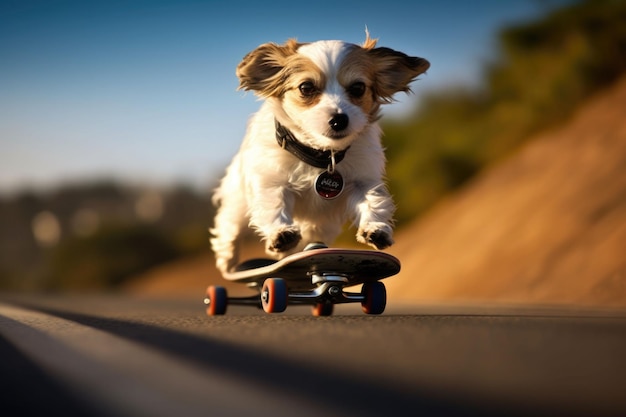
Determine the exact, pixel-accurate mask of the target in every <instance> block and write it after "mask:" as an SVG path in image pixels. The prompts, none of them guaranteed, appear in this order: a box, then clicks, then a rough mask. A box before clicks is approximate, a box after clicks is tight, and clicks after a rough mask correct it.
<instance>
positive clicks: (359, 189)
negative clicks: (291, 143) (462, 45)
mask: <svg viewBox="0 0 626 417" xmlns="http://www.w3.org/2000/svg"><path fill="white" fill-rule="evenodd" d="M372 46H373V45H372ZM260 48H261V47H260ZM354 48H360V47H358V46H356V45H352V44H347V43H344V42H340V41H320V42H315V43H311V44H304V45H299V46H298V48H297V52H295V53H297V54H300V55H302V56H304V57H306V58H308V59H309V60H310V61H312V62H313V63H314V64H315V65H316V66H317V67H318V68H319V70H321V71H322V72H323V74H324V76H325V79H326V83H325V84H324V86H323V90H321V91H320V92H319V97H318V100H317V102H316V103H315V104H314V105H311V106H302V105H296V104H294V103H293V99H292V100H288V99H286V98H285V95H284V94H281V95H269V96H268V95H267V94H265V98H266V100H265V102H264V103H263V105H262V106H261V108H260V110H259V111H258V112H257V113H256V114H255V115H253V117H252V118H251V120H250V121H249V124H248V129H247V133H246V135H245V138H244V140H243V144H242V145H241V148H240V150H239V152H238V153H237V154H236V155H235V157H234V158H233V160H232V162H231V164H230V165H229V167H228V168H227V170H226V175H225V176H224V178H223V179H222V181H221V183H220V185H219V187H218V188H217V189H216V190H215V194H214V196H213V202H214V204H216V205H218V206H219V208H218V212H217V215H216V217H215V224H214V227H213V228H212V229H211V233H212V235H213V237H212V238H211V244H212V248H213V251H214V252H215V255H216V262H217V267H218V268H219V269H220V270H221V271H222V272H226V271H228V270H230V269H232V267H233V266H235V265H236V263H237V262H238V256H237V243H238V238H239V236H240V234H241V233H242V232H243V231H244V229H246V228H247V227H251V228H253V229H254V230H255V231H256V232H257V233H258V234H259V235H260V236H261V238H262V239H263V240H264V241H265V244H266V250H267V253H268V254H269V255H272V256H274V257H282V256H285V255H287V254H289V253H293V252H294V251H298V250H301V249H302V248H303V247H304V245H306V244H307V243H309V242H325V243H327V244H330V243H332V242H333V241H334V240H335V239H336V237H337V236H338V235H339V234H340V233H341V231H342V227H343V225H344V224H345V223H346V222H347V221H352V222H353V224H355V225H356V226H357V227H358V232H357V240H358V241H359V242H361V243H364V244H369V245H371V246H373V247H376V248H379V249H383V248H385V247H387V246H389V245H391V244H392V243H393V239H392V234H393V229H392V225H393V212H394V208H395V207H394V204H393V201H392V199H391V197H390V195H389V193H388V191H387V188H386V186H385V183H384V180H383V179H384V175H385V156H384V152H383V148H382V145H381V140H380V138H381V130H380V128H379V126H378V124H377V122H376V121H375V120H376V119H377V117H374V116H376V115H375V114H368V113H366V112H365V111H364V109H363V108H362V107H360V106H359V104H358V103H356V104H355V100H351V98H350V97H349V95H348V94H347V92H346V89H345V86H342V85H341V84H340V83H339V81H338V79H337V76H338V70H339V68H340V67H341V64H342V62H343V60H344V59H345V57H346V55H347V54H348V53H350V51H352V50H353V49H354ZM253 53H254V51H253ZM253 53H251V54H249V55H252V54H253ZM247 58H248V57H246V59H247ZM423 61H424V62H426V61H425V60H423ZM243 64H244V62H242V64H241V65H243ZM424 66H425V67H426V68H427V62H426V64H424V63H422V66H421V67H420V71H417V70H414V72H415V74H413V75H412V76H411V77H409V79H413V77H415V76H416V75H417V73H421V72H423V71H424V70H425V68H424ZM240 78H242V79H243V75H240ZM368 82H369V80H368ZM402 84H403V86H404V89H405V90H406V89H408V87H406V82H403V83H402ZM242 85H243V81H242ZM244 88H245V86H244ZM248 89H254V88H248ZM399 89H400V88H399ZM368 91H369V90H368ZM255 92H257V93H260V95H262V96H263V95H264V94H263V92H259V91H256V90H255ZM288 94H294V96H297V94H298V93H297V92H295V93H288ZM377 109H378V106H377V105H376V106H374V108H373V109H371V110H372V111H371V112H370V113H375V112H377ZM337 113H344V114H345V115H347V116H348V117H349V125H348V127H347V128H346V129H345V130H344V131H343V132H341V134H342V135H343V137H342V138H341V139H337V138H330V137H329V136H328V132H329V119H330V118H331V117H332V116H333V114H337ZM275 119H277V120H278V121H279V122H281V123H282V124H283V125H284V126H286V127H288V128H289V129H290V130H291V131H292V132H293V134H294V135H295V137H296V138H297V139H298V140H299V141H301V142H302V143H305V144H307V145H309V146H312V147H315V148H317V149H323V150H328V149H333V150H337V151H338V150H342V149H346V148H347V147H348V146H349V147H350V148H349V149H348V151H347V152H346V155H345V159H344V160H343V161H341V162H340V163H338V164H337V165H336V169H337V171H338V172H340V173H341V175H342V176H343V179H344V183H345V188H344V190H343V192H342V194H341V195H340V196H339V197H337V198H336V199H333V200H325V199H323V198H322V197H320V196H319V195H318V194H317V193H316V191H315V189H314V182H315V179H316V178H317V176H318V175H319V174H320V173H322V172H323V171H324V169H320V168H316V167H313V166H311V165H308V164H306V163H305V162H303V161H301V160H300V159H298V158H296V157H295V156H294V155H292V154H291V153H289V152H287V151H286V150H284V149H282V148H281V147H280V146H278V144H277V141H276V137H275ZM331 133H332V132H331Z"/></svg>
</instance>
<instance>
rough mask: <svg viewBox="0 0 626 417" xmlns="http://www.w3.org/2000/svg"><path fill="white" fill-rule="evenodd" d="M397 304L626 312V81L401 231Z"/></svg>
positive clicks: (394, 286)
mask: <svg viewBox="0 0 626 417" xmlns="http://www.w3.org/2000/svg"><path fill="white" fill-rule="evenodd" d="M391 252H392V253H394V254H396V255H397V256H399V257H400V258H401V259H402V261H403V271H402V273H401V274H400V276H399V277H398V279H395V280H393V281H392V280H390V281H389V292H390V294H391V296H392V297H394V298H399V299H400V298H404V299H411V300H443V299H445V300H451V299H453V300H467V299H472V300H492V301H507V302H532V303H577V304H603V305H621V306H626V78H623V79H622V80H621V81H620V82H618V83H617V84H616V85H615V86H614V88H612V89H611V90H609V91H607V92H604V93H602V94H600V95H599V96H596V97H595V98H594V99H592V100H591V101H590V102H589V103H588V104H587V105H586V106H584V107H583V108H582V109H581V110H580V111H578V112H577V113H576V114H575V116H574V117H573V118H572V119H571V120H570V121H569V122H568V123H567V124H566V125H564V126H563V127H561V128H559V129H556V130H552V131H550V132H546V133H544V134H540V135H538V136H536V137H535V138H533V139H532V140H531V141H530V142H529V143H528V145H527V146H525V147H524V148H523V149H522V150H521V151H519V152H518V153H516V154H515V155H514V156H512V157H510V158H509V159H507V160H505V161H502V162H501V163H500V164H498V165H497V166H495V167H493V168H492V169H489V170H488V171H487V172H484V173H483V174H482V175H480V176H479V177H478V178H477V179H476V180H475V181H473V182H472V183H471V184H470V185H468V186H467V187H465V188H464V189H463V190H462V191H460V192H459V193H457V194H456V195H453V196H452V197H450V198H448V199H447V200H446V201H444V202H443V203H442V204H440V205H439V206H438V207H437V208H436V209H435V210H433V211H431V212H430V213H429V214H428V215H427V216H425V217H423V218H422V219H421V220H419V221H417V222H416V223H414V224H412V225H410V226H409V227H407V228H406V229H404V230H402V231H401V233H399V235H398V244H397V245H396V246H395V247H393V248H392V250H391Z"/></svg>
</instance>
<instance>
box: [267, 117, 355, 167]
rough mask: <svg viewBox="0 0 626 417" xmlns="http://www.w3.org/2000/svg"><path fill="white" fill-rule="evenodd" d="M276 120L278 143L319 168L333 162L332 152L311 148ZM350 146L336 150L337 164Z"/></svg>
mask: <svg viewBox="0 0 626 417" xmlns="http://www.w3.org/2000/svg"><path fill="white" fill-rule="evenodd" d="M275 122H276V140H277V141H278V145H279V146H280V147H281V148H283V149H285V150H287V151H289V152H290V153H292V154H293V155H295V156H296V157H297V158H298V159H300V160H301V161H304V162H306V163H307V164H309V165H312V166H314V167H317V168H328V167H329V166H331V164H332V156H333V155H332V152H331V151H322V150H320V149H315V148H309V147H308V146H306V145H305V144H304V143H302V142H299V141H298V139H296V137H295V136H294V135H293V133H291V131H290V130H289V129H287V128H286V127H285V126H283V125H281V124H280V123H279V122H278V120H275ZM349 148H350V147H348V148H346V149H344V150H342V151H336V152H335V155H334V156H335V164H338V163H339V162H341V161H342V160H343V158H344V157H345V156H346V151H347V150H348V149H349Z"/></svg>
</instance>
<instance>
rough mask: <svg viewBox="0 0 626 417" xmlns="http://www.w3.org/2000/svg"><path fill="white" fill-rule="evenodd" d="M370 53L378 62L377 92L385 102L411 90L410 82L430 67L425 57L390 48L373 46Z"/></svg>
mask: <svg viewBox="0 0 626 417" xmlns="http://www.w3.org/2000/svg"><path fill="white" fill-rule="evenodd" d="M367 52H368V54H369V55H370V57H372V59H373V61H374V62H375V63H376V64H375V65H376V83H375V88H376V91H375V93H376V94H377V95H378V97H380V98H381V99H382V100H383V101H385V102H390V101H392V100H393V98H392V97H393V95H394V94H395V93H398V92H400V91H404V92H408V91H411V89H410V88H409V84H410V83H411V82H412V81H413V80H415V78H417V76H418V75H420V74H423V73H424V72H426V70H427V69H428V68H429V67H430V62H428V61H427V60H425V59H424V58H419V57H413V56H408V55H406V54H404V53H402V52H398V51H395V50H393V49H390V48H383V47H381V48H372V49H369V50H368V51H367Z"/></svg>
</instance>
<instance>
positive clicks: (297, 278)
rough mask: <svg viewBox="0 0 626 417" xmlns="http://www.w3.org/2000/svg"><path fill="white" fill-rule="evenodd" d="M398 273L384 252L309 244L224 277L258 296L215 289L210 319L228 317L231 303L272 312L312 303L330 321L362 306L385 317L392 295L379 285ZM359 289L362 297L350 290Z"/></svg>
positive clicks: (209, 306) (207, 301) (316, 313)
mask: <svg viewBox="0 0 626 417" xmlns="http://www.w3.org/2000/svg"><path fill="white" fill-rule="evenodd" d="M398 272H400V261H398V259H397V258H395V257H394V256H392V255H389V254H387V253H384V252H379V251H375V250H356V249H338V248H327V247H326V246H324V245H323V244H309V245H308V246H307V247H306V248H305V249H304V251H302V252H297V253H294V254H292V255H289V256H287V257H285V258H283V259H281V260H279V261H276V260H272V259H252V260H249V261H246V262H244V263H242V264H240V265H239V266H237V267H236V268H235V269H234V270H233V271H230V272H227V273H225V274H224V279H226V280H228V281H232V282H237V283H241V284H245V285H247V286H248V287H250V288H252V289H255V290H257V291H258V294H256V295H253V296H250V297H229V296H228V294H227V291H226V288H224V287H222V286H217V285H211V286H209V287H208V288H207V291H206V297H205V299H204V303H205V305H206V312H207V314H208V315H210V316H213V315H221V314H225V313H226V308H227V306H228V305H229V304H237V305H252V306H257V307H260V308H262V309H263V310H264V311H265V312H266V313H280V312H283V311H285V310H286V308H287V305H292V304H309V305H311V306H312V307H313V315H314V316H330V315H331V314H332V313H333V308H334V305H335V304H340V303H357V302H360V303H361V306H362V308H363V312H365V313H366V314H382V313H383V311H384V310H385V307H386V304H387V291H386V289H385V285H384V284H383V283H382V282H380V281H379V280H381V279H383V278H387V277H390V276H393V275H395V274H397V273H398ZM359 284H363V286H362V287H361V292H359V293H356V292H347V291H344V288H346V287H351V286H355V285H359Z"/></svg>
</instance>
